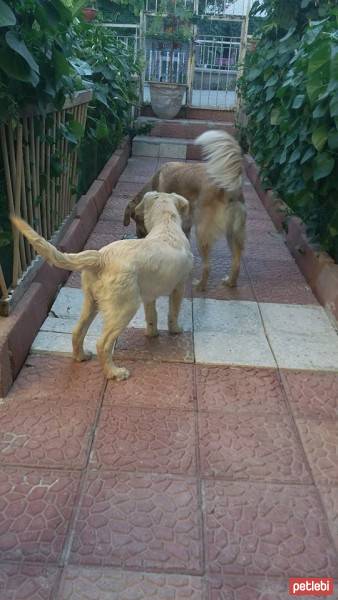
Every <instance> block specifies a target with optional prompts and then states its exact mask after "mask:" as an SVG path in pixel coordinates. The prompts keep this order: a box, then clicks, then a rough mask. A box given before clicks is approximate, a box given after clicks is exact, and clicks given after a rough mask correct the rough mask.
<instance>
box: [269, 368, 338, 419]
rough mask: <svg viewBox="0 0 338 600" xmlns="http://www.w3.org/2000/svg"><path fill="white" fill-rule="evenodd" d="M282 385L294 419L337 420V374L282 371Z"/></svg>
mask: <svg viewBox="0 0 338 600" xmlns="http://www.w3.org/2000/svg"><path fill="white" fill-rule="evenodd" d="M281 376H282V380H283V384H284V387H285V390H286V392H287V395H288V398H289V402H290V404H291V408H292V411H293V413H294V415H295V416H296V417H321V418H328V419H338V374H337V373H328V372H326V373H325V372H324V373H320V372H314V373H311V371H299V372H297V371H282V372H281Z"/></svg>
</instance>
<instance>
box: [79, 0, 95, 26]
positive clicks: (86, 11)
mask: <svg viewBox="0 0 338 600" xmlns="http://www.w3.org/2000/svg"><path fill="white" fill-rule="evenodd" d="M82 14H83V18H84V20H85V21H88V22H90V21H93V20H94V19H95V17H96V15H97V8H96V2H95V1H93V2H88V6H85V7H84V8H83V9H82Z"/></svg>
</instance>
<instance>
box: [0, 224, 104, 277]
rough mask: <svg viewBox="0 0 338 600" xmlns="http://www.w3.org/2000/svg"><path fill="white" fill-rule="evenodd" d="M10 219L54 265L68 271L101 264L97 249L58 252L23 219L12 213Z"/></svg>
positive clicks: (39, 252) (41, 254)
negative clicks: (75, 252) (73, 252)
mask: <svg viewBox="0 0 338 600" xmlns="http://www.w3.org/2000/svg"><path fill="white" fill-rule="evenodd" d="M11 221H12V223H13V225H15V227H16V228H17V229H18V230H19V231H20V232H21V233H22V234H23V235H24V236H25V237H26V238H27V240H28V241H29V243H30V244H32V246H33V248H34V250H35V251H36V252H37V253H38V254H40V256H42V257H43V258H45V259H46V260H47V261H48V262H49V263H50V264H52V265H54V266H55V267H59V268H60V269H66V270H69V271H84V270H85V269H92V268H94V267H99V266H100V264H101V254H100V252H98V251H97V250H84V251H83V252H79V253H78V254H67V253H65V252H60V250H57V248H55V246H53V245H52V244H50V243H49V242H47V240H45V239H44V238H43V237H42V236H41V235H39V234H38V233H37V232H36V231H34V229H32V228H31V227H30V226H29V225H28V223H26V221H23V219H20V218H19V217H15V216H14V215H12V216H11Z"/></svg>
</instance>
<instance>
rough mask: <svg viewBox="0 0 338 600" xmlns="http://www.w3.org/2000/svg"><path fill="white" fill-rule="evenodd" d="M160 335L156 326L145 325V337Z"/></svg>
mask: <svg viewBox="0 0 338 600" xmlns="http://www.w3.org/2000/svg"><path fill="white" fill-rule="evenodd" d="M159 335H160V332H159V330H158V329H157V328H155V327H147V329H146V336H147V337H158V336H159Z"/></svg>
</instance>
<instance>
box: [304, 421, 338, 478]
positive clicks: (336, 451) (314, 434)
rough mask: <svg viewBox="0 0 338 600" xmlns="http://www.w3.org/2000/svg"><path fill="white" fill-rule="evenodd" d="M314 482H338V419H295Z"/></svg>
mask: <svg viewBox="0 0 338 600" xmlns="http://www.w3.org/2000/svg"><path fill="white" fill-rule="evenodd" d="M296 423H297V426H298V429H299V433H300V437H301V439H302V443H303V446H304V449H305V453H306V456H307V458H308V461H309V463H310V467H311V470H312V474H313V477H314V479H315V482H316V483H324V484H335V485H337V484H338V445H337V440H338V420H336V421H329V420H324V419H322V420H319V419H297V420H296Z"/></svg>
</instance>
